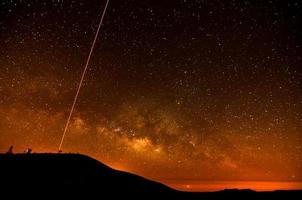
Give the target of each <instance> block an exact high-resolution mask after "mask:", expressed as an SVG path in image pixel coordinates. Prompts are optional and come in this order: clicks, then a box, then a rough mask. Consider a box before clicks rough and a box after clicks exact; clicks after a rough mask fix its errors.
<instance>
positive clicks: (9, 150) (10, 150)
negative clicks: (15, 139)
mask: <svg viewBox="0 0 302 200" xmlns="http://www.w3.org/2000/svg"><path fill="white" fill-rule="evenodd" d="M13 148H14V146H13V145H11V146H10V147H9V149H8V151H7V154H13Z"/></svg>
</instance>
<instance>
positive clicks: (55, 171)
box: [0, 154, 302, 199]
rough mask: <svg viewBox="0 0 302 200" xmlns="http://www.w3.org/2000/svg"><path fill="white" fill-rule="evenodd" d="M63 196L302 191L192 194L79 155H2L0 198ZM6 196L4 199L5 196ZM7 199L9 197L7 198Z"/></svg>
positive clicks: (250, 194)
mask: <svg viewBox="0 0 302 200" xmlns="http://www.w3.org/2000/svg"><path fill="white" fill-rule="evenodd" d="M1 195H2V197H4V196H5V197H7V195H9V196H10V197H14V196H20V197H23V198H25V197H29V196H37V197H40V198H41V199H45V198H50V197H51V198H52V199H54V198H55V199H61V197H62V195H63V196H67V197H69V198H68V199H70V198H73V197H83V198H84V199H112V198H114V197H120V198H121V197H122V199H138V198H139V199H150V198H157V199H162V198H163V197H167V198H169V199H170V198H173V199H301V197H302V191H275V192H254V191H251V190H225V191H221V192H208V193H189V192H179V191H176V190H173V189H171V188H169V187H167V186H165V185H163V184H160V183H157V182H154V181H150V180H147V179H145V178H142V177H140V176H137V175H133V174H130V173H127V172H122V171H117V170H114V169H112V168H110V167H108V166H106V165H104V164H102V163H100V162H99V161H97V160H94V159H92V158H90V157H87V156H84V155H78V154H0V198H1ZM1 199H3V198H1ZM6 199H7V198H6Z"/></svg>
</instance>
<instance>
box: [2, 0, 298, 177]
mask: <svg viewBox="0 0 302 200" xmlns="http://www.w3.org/2000/svg"><path fill="white" fill-rule="evenodd" d="M105 3H106V2H105V1H96V0H92V1H84V0H79V1H71V0H70V1H68V0H60V1H46V0H45V1H44V0H42V1H29V0H23V1H19V0H10V1H6V0H4V1H1V2H0V151H1V152H5V151H6V150H7V149H8V148H9V146H10V145H14V149H15V151H17V152H22V151H23V150H24V149H26V148H28V147H30V148H32V149H33V151H35V152H44V151H47V152H55V151H57V147H58V145H59V142H60V137H61V135H62V132H63V128H64V125H65V123H66V120H67V117H68V112H69V109H70V106H71V104H72V101H73V97H74V95H75V92H76V87H77V84H78V81H79V78H80V74H81V72H82V70H83V65H84V63H85V61H86V59H87V55H88V53H89V48H90V46H91V42H92V40H93V36H94V33H95V31H96V28H97V25H98V19H99V18H100V16H99V13H100V9H102V6H104V4H105ZM301 6H302V5H301V2H300V1H297V0H296V1H294V0H293V1H277V0H271V1H248V0H244V1H241V0H240V1H239V0H238V1H237V0H234V1H222V0H211V1H210V0H200V1H197V0H195V1H194V0H192V1H189V0H182V1H180V0H177V1H164V2H163V1H157V0H152V1H151V0H144V1H139V0H127V1H117V0H115V1H112V2H111V4H110V5H109V7H108V10H107V12H108V13H107V14H106V17H105V20H104V26H103V27H102V32H101V33H100V35H99V39H98V41H97V44H96V47H95V51H94V54H93V56H92V59H91V64H90V67H89V70H88V71H87V76H86V78H85V82H84V85H83V88H82V91H81V93H80V96H79V100H78V103H77V105H76V109H75V113H74V115H73V117H72V119H71V124H70V127H69V130H68V133H67V135H66V141H65V142H64V146H63V150H64V151H65V152H80V153H84V154H88V155H90V156H93V157H95V158H97V159H99V160H100V161H102V162H104V163H106V164H108V165H110V166H113V167H115V168H118V169H122V170H126V171H130V172H134V173H137V174H140V175H142V176H146V177H149V178H153V179H156V180H177V181H182V180H215V181H228V180H238V181H239V180H240V181H254V180H264V181H274V180H278V181H301V180H302V82H301V81H302V68H301V66H302V55H301V52H302V51H301V43H302V39H301V38H302V31H301V27H302V19H301V13H302V12H301V10H302V9H301Z"/></svg>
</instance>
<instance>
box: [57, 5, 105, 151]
mask: <svg viewBox="0 0 302 200" xmlns="http://www.w3.org/2000/svg"><path fill="white" fill-rule="evenodd" d="M109 1H110V0H107V2H106V5H105V8H104V10H103V11H102V13H103V14H102V18H101V20H100V23H99V26H98V29H97V31H96V33H95V37H94V40H93V43H92V45H91V49H90V52H89V55H88V58H87V61H86V64H85V67H84V71H83V73H82V76H81V80H80V83H79V86H78V89H77V92H76V95H75V97H74V100H73V104H72V106H71V109H70V113H69V116H68V119H67V122H66V125H65V128H64V132H63V135H62V138H61V142H60V145H59V151H61V149H62V145H63V142H64V138H65V136H66V132H67V129H68V126H69V123H70V119H71V116H72V114H73V111H74V107H75V105H76V103H77V100H78V97H79V94H80V90H81V87H82V85H83V81H84V78H85V74H86V71H87V69H88V66H89V62H90V59H91V55H92V52H93V49H94V46H95V43H96V40H97V38H98V35H99V32H100V29H101V26H102V23H103V20H104V17H105V14H106V10H107V7H108V4H109Z"/></svg>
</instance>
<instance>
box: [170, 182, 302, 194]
mask: <svg viewBox="0 0 302 200" xmlns="http://www.w3.org/2000/svg"><path fill="white" fill-rule="evenodd" d="M166 184H167V185H168V186H170V187H172V188H175V189H177V190H182V191H195V192H214V191H221V190H225V189H250V190H254V191H275V190H301V189H302V182H290V181H284V182H283V181H193V182H185V183H180V182H178V183H173V182H170V183H168V182H166Z"/></svg>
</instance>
